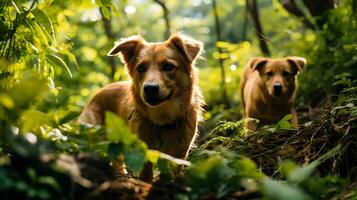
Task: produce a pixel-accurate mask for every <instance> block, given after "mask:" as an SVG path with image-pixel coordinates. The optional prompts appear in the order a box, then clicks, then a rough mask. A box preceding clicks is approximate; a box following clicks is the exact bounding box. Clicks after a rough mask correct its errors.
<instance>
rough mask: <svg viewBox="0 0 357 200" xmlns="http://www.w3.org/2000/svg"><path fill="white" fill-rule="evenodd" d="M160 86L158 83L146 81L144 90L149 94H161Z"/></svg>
mask: <svg viewBox="0 0 357 200" xmlns="http://www.w3.org/2000/svg"><path fill="white" fill-rule="evenodd" d="M159 90H160V86H159V84H156V83H146V84H145V85H144V92H145V94H146V95H148V96H153V95H157V94H159Z"/></svg>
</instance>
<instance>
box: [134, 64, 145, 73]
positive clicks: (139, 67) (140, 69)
mask: <svg viewBox="0 0 357 200" xmlns="http://www.w3.org/2000/svg"><path fill="white" fill-rule="evenodd" d="M136 70H137V71H138V72H139V73H143V72H145V71H146V68H145V66H144V65H143V64H141V65H139V66H138V67H137V68H136Z"/></svg>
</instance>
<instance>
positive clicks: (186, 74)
mask: <svg viewBox="0 0 357 200" xmlns="http://www.w3.org/2000/svg"><path fill="white" fill-rule="evenodd" d="M202 47H203V44H202V43H201V42H198V41H195V40H192V39H189V38H187V37H185V36H183V35H180V34H176V35H173V36H171V37H170V38H169V39H168V40H167V41H164V42H160V43H148V42H146V41H145V40H144V39H143V38H141V37H140V36H133V37H129V38H127V39H124V40H122V41H121V42H119V43H117V44H115V46H114V47H113V49H111V50H110V51H109V53H108V55H109V56H116V55H120V57H121V60H122V62H123V63H124V64H125V65H126V68H127V71H128V73H129V75H130V77H131V81H128V82H116V83H112V84H109V85H107V86H105V87H104V88H102V89H101V90H100V91H99V92H98V93H97V94H95V95H94V97H93V98H92V99H91V100H90V102H89V103H88V105H87V106H86V107H85V109H84V110H83V112H82V114H81V116H80V118H79V121H80V122H84V123H90V124H103V122H104V120H105V119H104V115H105V111H111V112H113V113H116V114H118V115H119V116H120V117H121V118H122V119H124V120H125V121H127V123H128V125H129V127H130V129H131V131H132V132H133V133H135V134H137V135H138V136H139V138H140V139H142V140H143V141H145V142H146V144H147V145H148V147H149V148H150V149H157V150H159V151H161V152H164V153H167V154H169V155H171V156H174V157H177V158H185V157H186V155H187V153H188V150H189V149H190V147H191V145H192V143H193V141H194V140H195V136H196V132H197V124H198V122H199V121H200V120H201V118H202V117H201V114H202V105H203V97H202V95H201V91H200V90H199V88H198V85H197V79H198V76H197V72H196V68H195V67H194V63H195V60H196V58H197V57H198V56H199V53H200V52H201V50H202Z"/></svg>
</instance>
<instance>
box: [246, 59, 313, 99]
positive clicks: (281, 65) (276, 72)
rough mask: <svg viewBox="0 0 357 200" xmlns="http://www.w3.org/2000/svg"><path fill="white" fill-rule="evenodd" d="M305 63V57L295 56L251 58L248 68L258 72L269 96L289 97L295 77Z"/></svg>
mask: <svg viewBox="0 0 357 200" xmlns="http://www.w3.org/2000/svg"><path fill="white" fill-rule="evenodd" d="M305 64H306V59H305V58H302V57H296V56H291V57H287V58H282V59H271V58H253V59H252V60H251V61H250V69H251V70H252V71H254V70H257V71H258V72H259V75H260V77H261V80H262V85H263V87H266V90H267V92H268V94H269V95H270V96H271V97H274V98H290V96H291V95H292V94H293V92H294V90H295V77H296V75H297V74H298V73H299V72H301V71H302V69H303V68H304V66H305Z"/></svg>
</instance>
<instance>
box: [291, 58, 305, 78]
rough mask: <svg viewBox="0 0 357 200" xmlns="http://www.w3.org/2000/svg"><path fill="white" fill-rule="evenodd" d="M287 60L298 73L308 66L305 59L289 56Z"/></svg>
mask: <svg viewBox="0 0 357 200" xmlns="http://www.w3.org/2000/svg"><path fill="white" fill-rule="evenodd" d="M287 59H288V62H289V64H290V65H291V67H293V68H294V70H295V72H296V73H297V72H300V71H302V70H303V69H304V66H305V65H306V59H305V58H303V57H298V56H289V57H288V58H287ZM296 73H295V74H296Z"/></svg>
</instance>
